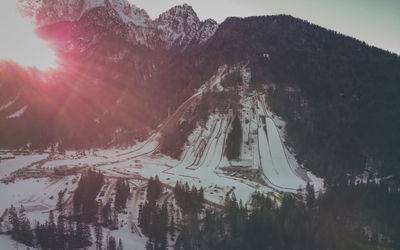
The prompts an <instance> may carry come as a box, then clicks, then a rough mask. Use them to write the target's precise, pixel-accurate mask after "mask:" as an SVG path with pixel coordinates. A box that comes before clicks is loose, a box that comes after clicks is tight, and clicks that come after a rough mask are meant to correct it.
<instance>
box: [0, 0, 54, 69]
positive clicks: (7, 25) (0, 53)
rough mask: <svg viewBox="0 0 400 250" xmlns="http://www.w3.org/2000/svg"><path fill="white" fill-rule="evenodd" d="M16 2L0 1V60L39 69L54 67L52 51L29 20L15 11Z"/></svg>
mask: <svg viewBox="0 0 400 250" xmlns="http://www.w3.org/2000/svg"><path fill="white" fill-rule="evenodd" d="M16 2H17V1H15V0H2V1H0V40H1V42H0V60H1V59H4V60H12V61H15V62H16V63H18V64H20V65H22V66H25V67H37V68H38V69H40V70H46V69H49V68H54V67H56V56H55V53H54V51H53V50H52V49H51V48H50V47H49V46H48V45H47V44H46V42H45V41H44V40H42V39H40V38H39V37H38V36H37V35H36V33H35V27H34V25H33V24H32V23H31V22H30V20H29V19H28V18H25V17H23V16H21V14H20V13H19V12H18V11H17V5H16Z"/></svg>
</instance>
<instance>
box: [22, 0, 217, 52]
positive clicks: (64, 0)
mask: <svg viewBox="0 0 400 250" xmlns="http://www.w3.org/2000/svg"><path fill="white" fill-rule="evenodd" d="M19 5H20V9H21V10H22V11H23V12H24V13H25V14H26V15H28V16H31V17H32V18H34V20H35V23H36V25H37V26H38V27H40V28H42V27H46V26H49V25H54V24H58V23H63V22H83V21H82V19H84V20H87V21H89V22H91V23H94V25H96V20H97V22H98V26H101V27H104V28H105V29H107V30H113V31H114V32H115V34H117V35H118V36H123V38H124V40H126V41H127V42H129V43H131V44H132V45H138V44H140V45H144V46H147V47H149V48H153V49H154V48H163V49H174V50H185V49H187V48H188V47H190V46H192V45H196V44H200V43H204V42H205V41H207V40H208V39H209V38H210V37H211V36H213V35H214V33H215V31H216V30H217V27H218V24H217V22H215V21H214V20H212V19H207V20H205V21H200V19H199V18H198V16H197V14H196V12H195V11H194V9H193V8H192V7H191V6H190V5H188V4H183V5H178V6H175V7H173V8H171V9H169V10H168V11H166V12H164V13H162V14H161V15H160V16H159V17H158V18H157V19H155V20H151V18H150V17H149V15H148V14H147V12H146V11H145V10H143V9H140V8H138V7H136V6H135V5H134V4H131V3H130V2H128V1H127V0H52V1H45V0H20V2H19ZM95 9H96V11H94V10H95ZM89 13H90V14H89ZM110 18H112V20H111V19H110ZM118 23H119V24H118ZM110 25H111V26H112V27H108V28H107V26H110Z"/></svg>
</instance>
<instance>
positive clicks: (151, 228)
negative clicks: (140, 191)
mask: <svg viewBox="0 0 400 250" xmlns="http://www.w3.org/2000/svg"><path fill="white" fill-rule="evenodd" d="M161 191H162V184H161V182H160V180H159V179H158V177H157V176H156V178H155V179H153V178H150V179H149V182H148V186H147V199H146V202H145V204H144V205H143V206H142V207H141V208H140V212H139V227H140V228H141V229H142V232H143V233H144V234H145V235H146V236H147V237H149V242H148V243H147V246H146V248H147V249H166V247H167V233H168V231H169V227H168V224H169V217H168V208H167V204H166V203H165V202H164V203H163V205H162V206H161V207H160V206H159V205H157V202H156V201H157V200H158V198H159V197H160V194H161Z"/></svg>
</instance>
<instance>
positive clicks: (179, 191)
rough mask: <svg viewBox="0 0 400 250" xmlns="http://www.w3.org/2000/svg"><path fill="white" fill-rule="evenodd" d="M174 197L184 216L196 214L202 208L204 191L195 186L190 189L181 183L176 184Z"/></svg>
mask: <svg viewBox="0 0 400 250" xmlns="http://www.w3.org/2000/svg"><path fill="white" fill-rule="evenodd" d="M174 195H175V199H176V202H177V204H178V206H179V207H180V208H182V212H183V213H184V214H187V213H192V214H197V213H199V212H200V211H201V209H202V208H203V202H204V191H203V188H202V187H201V188H200V189H199V190H197V188H196V187H195V186H193V187H192V189H190V188H189V185H188V184H187V183H186V184H185V185H183V184H182V183H181V182H176V185H175V188H174Z"/></svg>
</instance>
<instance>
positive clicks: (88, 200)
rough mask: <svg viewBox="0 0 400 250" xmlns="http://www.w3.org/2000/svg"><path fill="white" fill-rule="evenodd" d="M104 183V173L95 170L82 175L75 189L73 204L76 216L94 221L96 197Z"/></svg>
mask: <svg viewBox="0 0 400 250" xmlns="http://www.w3.org/2000/svg"><path fill="white" fill-rule="evenodd" d="M103 184H104V175H103V174H102V173H100V172H96V171H93V170H89V171H87V172H86V173H85V174H84V175H82V177H81V179H80V180H79V183H78V188H77V189H76V190H75V193H74V198H73V205H74V214H75V216H76V218H77V219H78V218H79V219H81V220H85V221H87V222H93V221H94V220H95V218H96V214H97V212H98V211H97V210H98V208H97V201H96V197H97V195H98V193H99V191H100V189H101V187H102V186H103Z"/></svg>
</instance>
